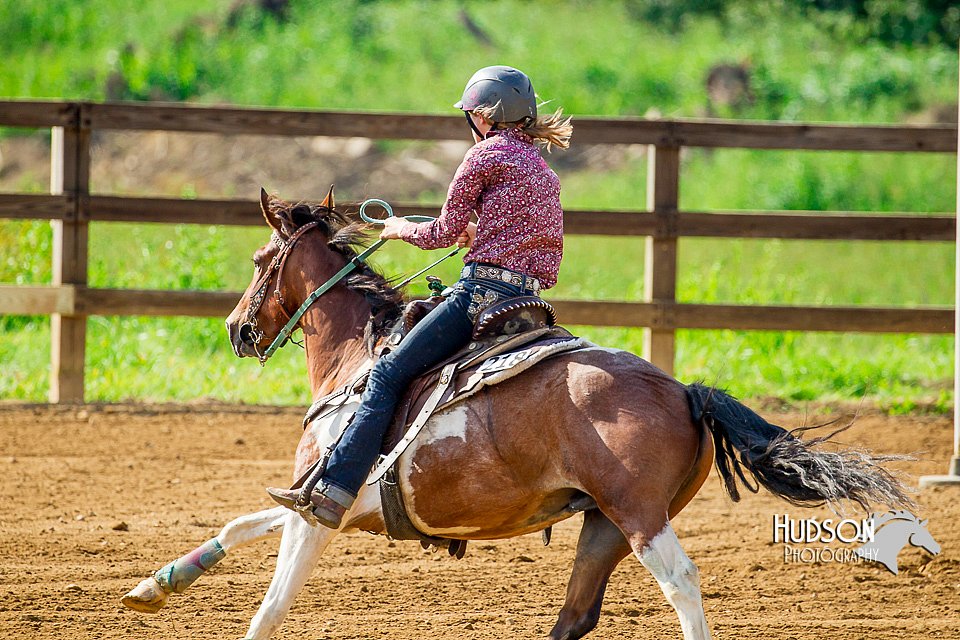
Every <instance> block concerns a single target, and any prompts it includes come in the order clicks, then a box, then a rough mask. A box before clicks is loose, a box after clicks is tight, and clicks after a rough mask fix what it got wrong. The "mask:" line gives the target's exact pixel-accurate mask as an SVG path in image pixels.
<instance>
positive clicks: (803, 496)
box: [686, 383, 916, 510]
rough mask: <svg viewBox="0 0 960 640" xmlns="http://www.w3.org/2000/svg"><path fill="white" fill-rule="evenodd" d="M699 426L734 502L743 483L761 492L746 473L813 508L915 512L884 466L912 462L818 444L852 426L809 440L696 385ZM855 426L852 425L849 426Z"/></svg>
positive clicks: (690, 390)
mask: <svg viewBox="0 0 960 640" xmlns="http://www.w3.org/2000/svg"><path fill="white" fill-rule="evenodd" d="M686 389H687V399H688V401H689V403H690V412H691V415H692V416H693V420H694V422H697V423H699V424H701V425H703V426H704V427H706V428H707V429H708V430H709V431H710V433H711V434H712V435H713V441H714V444H715V445H716V447H715V448H716V463H717V470H718V471H719V472H720V476H721V478H722V479H723V484H724V487H725V488H726V490H727V493H728V494H729V495H730V498H731V499H732V500H733V501H734V502H738V501H739V500H740V491H739V489H738V486H737V478H739V479H740V482H741V483H743V485H744V486H745V487H747V489H749V490H750V491H753V492H754V493H756V491H757V490H758V487H757V486H754V485H751V483H750V482H749V481H748V480H747V478H746V477H745V476H744V473H743V468H742V467H746V469H747V471H749V472H750V474H751V475H752V476H753V477H754V479H755V480H756V481H757V482H758V483H759V484H761V485H763V486H764V487H765V488H766V489H767V490H769V491H770V492H771V493H773V494H774V495H777V496H779V497H781V498H783V499H785V500H787V501H788V502H790V503H792V504H795V505H799V506H804V507H809V506H817V505H820V504H823V503H825V502H826V503H828V504H829V505H830V506H831V508H834V509H839V510H842V509H843V503H844V501H847V500H849V501H852V502H855V503H857V504H859V505H860V506H861V507H862V508H863V509H864V510H869V505H870V504H874V503H882V504H886V505H889V506H891V507H897V506H900V507H907V508H912V507H915V506H916V504H915V503H914V502H913V500H911V499H910V497H909V496H908V495H907V494H908V492H909V491H910V489H908V488H907V487H906V486H905V485H904V484H903V483H902V482H901V481H900V480H899V479H898V478H897V477H896V476H895V475H894V474H893V473H891V472H890V471H888V470H887V469H885V468H884V467H883V466H881V464H880V463H882V462H887V461H891V460H904V459H910V458H909V457H908V456H875V455H872V454H870V453H869V452H867V451H863V450H860V449H847V450H844V451H828V450H824V449H822V448H820V447H818V446H817V445H820V444H822V443H823V442H825V441H827V440H828V439H829V438H830V437H831V436H833V435H835V434H836V433H838V432H839V431H843V430H844V429H846V428H848V427H842V428H840V429H838V430H837V431H834V432H833V433H831V434H829V435H827V436H824V437H820V438H811V439H809V440H801V439H800V438H799V437H797V435H796V434H797V433H798V432H800V431H803V429H797V430H796V431H793V432H791V431H787V430H785V429H783V428H781V427H778V426H777V425H775V424H770V423H769V422H767V421H766V420H764V419H763V418H761V417H760V416H759V415H757V414H756V413H754V412H753V411H751V410H750V409H749V408H747V407H746V406H744V405H743V404H741V403H740V402H738V401H737V400H736V399H735V398H733V397H731V396H729V395H727V394H726V393H724V392H723V391H721V390H719V389H715V388H713V387H708V386H705V385H703V384H700V383H694V384H692V385H689V386H688V387H687V388H686ZM848 426H849V425H848Z"/></svg>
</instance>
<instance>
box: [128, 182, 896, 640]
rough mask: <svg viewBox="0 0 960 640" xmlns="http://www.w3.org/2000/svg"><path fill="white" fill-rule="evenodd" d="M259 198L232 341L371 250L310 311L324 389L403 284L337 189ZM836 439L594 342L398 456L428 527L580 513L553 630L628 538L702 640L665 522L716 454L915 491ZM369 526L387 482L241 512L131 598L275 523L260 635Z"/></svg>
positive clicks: (769, 472) (755, 465)
mask: <svg viewBox="0 0 960 640" xmlns="http://www.w3.org/2000/svg"><path fill="white" fill-rule="evenodd" d="M260 201H261V202H260V204H261V209H262V210H263V215H264V218H265V220H266V222H267V224H268V226H269V227H270V229H271V231H272V233H271V239H270V241H269V242H268V243H267V244H265V245H264V246H263V247H261V248H260V249H258V250H257V251H256V253H255V254H254V264H255V269H254V274H253V277H252V279H251V281H250V285H249V286H248V287H247V289H246V291H245V292H244V294H243V295H242V297H241V299H240V301H239V302H238V304H237V306H236V308H234V310H233V311H232V312H231V314H230V315H229V317H228V318H227V320H226V325H227V331H228V335H229V339H230V344H231V346H232V348H233V351H234V353H235V354H236V355H237V356H239V357H254V358H259V359H260V360H261V363H262V362H263V361H264V360H265V359H266V356H265V355H264V354H265V352H266V351H267V345H269V344H270V343H271V341H272V340H273V339H274V338H275V337H276V336H278V334H280V332H281V329H282V327H283V325H284V324H285V323H287V322H288V321H289V318H290V317H291V313H293V310H296V309H298V308H299V306H300V305H301V304H302V303H303V302H304V300H306V299H307V298H308V296H310V295H311V292H313V291H314V290H315V289H317V287H319V286H320V285H322V284H324V283H325V282H326V281H327V280H328V279H329V278H331V276H332V275H333V274H336V273H338V272H339V270H341V269H342V268H344V266H345V265H347V264H348V263H350V262H351V261H354V264H357V265H358V269H357V270H356V271H354V273H353V274H352V275H349V276H347V277H346V278H344V279H343V280H342V281H341V282H340V283H339V284H337V285H336V286H333V287H332V288H330V289H329V290H328V291H327V292H326V293H324V294H323V295H322V296H320V297H319V298H317V299H316V301H315V303H313V304H312V306H310V307H309V308H308V309H307V311H306V312H305V314H304V315H303V316H302V318H301V319H300V321H299V328H300V329H301V330H302V336H303V346H304V349H305V353H306V360H307V369H308V375H309V379H310V385H311V389H312V393H313V396H314V398H315V399H316V398H320V397H322V396H325V395H326V394H329V393H330V392H331V391H332V390H334V389H339V388H341V387H342V386H343V385H345V384H348V383H350V382H351V381H353V380H355V379H356V378H357V377H358V376H359V375H360V374H362V373H363V372H364V371H366V370H368V369H369V368H370V367H371V366H372V364H373V362H374V359H375V357H376V356H375V355H374V354H375V353H376V349H377V346H378V345H380V344H382V343H383V342H384V341H385V340H386V339H387V336H389V335H390V332H391V330H392V328H393V326H394V325H395V324H397V323H398V321H399V319H400V317H401V309H402V305H401V302H402V298H401V296H400V294H399V293H398V292H397V291H396V290H395V289H394V288H393V287H391V286H390V284H389V282H388V281H387V280H386V279H385V278H384V277H383V276H382V275H380V274H378V273H377V272H376V271H375V270H373V269H372V268H370V267H369V266H367V265H366V264H365V263H361V262H359V261H356V260H355V259H356V258H357V255H358V254H357V248H358V247H359V246H362V243H363V242H364V240H365V238H366V235H365V233H366V231H367V229H366V228H365V227H364V226H363V225H360V224H358V223H352V222H350V220H349V218H348V217H347V216H346V215H345V214H343V213H341V212H340V211H338V210H337V209H336V207H335V203H334V198H333V189H332V188H331V190H330V192H329V193H328V194H327V197H326V198H325V199H324V200H323V201H322V202H321V203H307V202H286V201H284V200H281V199H280V198H278V197H275V196H270V195H268V194H267V193H266V192H265V191H263V190H261V194H260ZM271 289H272V295H271V294H270V293H269V292H270V290H271ZM355 408H356V407H355V406H354V407H352V408H351V407H345V408H344V411H343V412H340V413H335V414H333V415H327V416H326V417H324V418H323V419H322V420H315V421H314V422H313V423H311V424H309V425H308V426H307V427H306V428H305V430H304V432H303V435H302V437H301V439H300V442H299V444H298V447H297V451H296V455H295V461H294V465H293V466H294V468H293V476H292V477H293V478H298V477H301V476H302V474H304V472H305V471H307V470H308V469H309V468H310V467H311V465H312V464H313V463H314V462H315V461H316V460H317V459H318V458H319V457H320V456H321V454H322V452H323V451H324V450H325V449H326V447H327V446H328V445H329V444H330V443H331V442H332V441H333V440H334V438H336V436H337V434H338V433H339V431H340V429H342V428H343V426H344V423H345V422H346V420H347V414H348V413H349V411H350V410H351V409H355ZM823 440H824V438H819V439H809V440H804V439H802V438H801V437H799V436H798V435H796V434H795V433H793V432H788V431H786V430H785V429H783V428H781V427H779V426H776V425H773V424H771V423H768V422H767V421H766V420H764V419H763V418H761V417H760V416H759V415H757V414H756V413H754V412H753V411H752V410H750V409H748V408H747V407H746V406H744V405H743V404H741V403H740V402H739V401H737V400H735V399H734V398H732V397H731V396H729V395H728V394H726V393H724V392H723V391H721V390H719V389H715V388H712V387H709V386H706V385H703V384H700V383H695V384H692V385H685V384H683V383H681V382H679V381H677V380H676V379H674V378H673V377H671V376H669V375H668V374H666V373H664V372H663V371H661V370H660V369H658V368H656V367H655V366H653V365H652V364H650V363H648V362H646V361H645V360H643V359H641V358H639V357H637V356H636V355H634V354H632V353H630V352H627V351H623V350H619V349H612V348H605V347H601V346H596V345H591V346H588V347H586V348H582V349H579V350H575V351H570V352H566V353H563V354H560V355H557V356H555V357H552V358H550V359H546V360H544V361H542V362H541V363H539V364H538V365H537V366H535V367H533V368H531V369H529V370H528V371H526V372H524V373H523V374H522V375H519V376H516V377H513V378H510V379H508V380H505V381H503V382H501V383H500V384H498V385H496V386H493V387H487V388H485V389H484V390H483V391H482V392H480V393H477V394H476V395H474V396H472V397H471V398H469V399H467V400H465V401H464V402H462V403H460V404H458V405H456V406H453V407H450V408H449V409H446V410H444V411H441V412H439V413H437V414H435V415H434V416H433V417H432V418H431V419H430V421H429V422H427V424H426V426H425V427H424V429H423V431H422V432H421V433H420V434H419V436H418V438H417V439H416V440H415V441H414V442H413V444H411V445H410V446H409V448H408V449H407V450H406V451H405V452H404V454H403V455H402V456H401V457H400V459H399V461H398V470H399V472H398V474H397V475H398V482H399V485H400V491H401V493H402V496H403V500H404V503H405V504H406V505H407V508H408V510H409V512H410V513H409V516H410V520H411V521H412V523H413V524H414V525H415V526H416V527H417V528H418V529H419V530H420V531H421V532H423V533H425V534H428V535H431V536H439V537H444V538H450V539H456V540H488V539H499V538H509V537H514V536H519V535H523V534H526V533H531V532H536V531H540V530H543V529H545V528H546V527H548V526H550V525H552V524H554V523H556V522H559V521H561V520H564V519H566V518H569V517H571V516H572V515H574V514H575V513H578V512H581V511H582V512H583V524H582V528H581V531H580V536H579V541H578V543H577V551H576V556H575V560H574V564H573V570H572V574H571V577H570V581H569V583H568V586H567V592H566V599H565V602H564V604H563V607H562V608H561V610H560V612H559V615H558V618H557V621H556V624H555V625H554V627H553V629H552V630H551V632H550V635H549V637H550V638H551V639H552V640H571V639H573V638H580V637H583V636H584V635H586V634H587V633H589V632H590V631H591V630H593V629H594V627H595V626H596V625H597V623H598V620H599V618H600V611H601V604H602V601H603V595H604V591H605V589H606V585H607V581H608V579H609V578H610V575H611V573H612V572H613V570H614V568H615V567H616V566H617V565H618V564H619V563H620V562H621V561H622V560H623V559H625V558H626V557H627V556H628V555H630V554H633V555H634V556H635V557H636V558H637V559H638V560H639V561H640V563H641V564H642V565H643V566H644V567H646V568H647V569H648V570H649V571H650V573H651V574H653V576H654V577H655V578H656V580H657V582H658V583H659V585H660V587H661V589H662V591H663V594H664V596H665V597H666V599H667V600H668V601H669V603H670V604H671V605H672V606H673V608H674V609H675V610H676V613H677V616H678V618H679V622H680V627H681V629H682V632H683V637H684V639H685V640H704V639H706V638H709V637H710V630H709V627H708V625H707V620H706V617H705V615H704V609H703V603H702V599H701V594H700V586H699V585H700V578H699V572H698V569H697V567H696V565H695V564H694V563H693V562H692V561H691V560H690V558H689V557H688V556H687V555H686V553H684V550H683V548H682V546H681V544H680V541H679V539H678V538H677V535H676V534H675V533H674V530H673V528H672V527H671V524H670V521H671V519H673V518H674V517H675V516H676V515H677V514H678V513H680V511H681V510H682V509H683V508H684V507H685V506H686V505H687V504H688V503H689V502H690V500H691V499H692V498H693V497H694V495H695V494H696V493H697V491H698V490H699V489H700V487H701V485H702V484H703V483H704V481H705V479H706V477H707V475H708V474H709V471H710V468H711V467H712V466H713V465H714V464H715V465H716V467H717V469H718V472H719V475H720V477H721V479H722V482H723V484H724V487H725V489H726V491H727V493H728V494H729V496H730V497H731V498H732V499H733V500H734V501H738V500H739V499H740V489H741V487H742V486H745V487H747V488H748V489H749V490H751V491H754V492H755V491H757V490H758V486H757V485H756V484H751V482H750V481H748V478H747V475H750V476H752V477H753V478H754V479H755V481H756V483H757V484H758V485H761V486H763V487H765V488H766V489H768V490H769V491H771V492H772V493H774V494H775V495H777V496H780V497H781V498H784V499H786V500H787V501H789V502H791V503H793V504H796V505H801V506H815V505H820V504H823V503H829V504H831V505H835V506H838V507H842V506H843V505H846V504H849V503H850V502H851V501H852V502H853V503H856V504H859V505H861V506H862V507H863V508H864V509H866V505H868V504H871V503H885V504H888V505H908V504H912V502H911V501H910V499H909V497H908V496H907V495H906V492H907V491H908V489H907V488H906V487H905V486H904V485H902V484H901V483H900V481H899V480H898V479H897V478H896V476H894V475H892V474H891V473H890V472H888V471H887V470H886V469H884V467H883V466H882V464H881V463H882V462H884V461H886V460H888V459H889V458H885V457H876V456H871V455H870V454H868V453H867V452H863V451H859V450H845V451H834V450H829V449H826V448H822V447H818V446H817V445H819V444H820V443H821V442H822V441H823ZM585 503H588V504H589V507H584V506H583V505H584V504H585ZM358 530H359V531H367V532H372V533H377V534H384V533H385V532H386V529H385V523H384V517H383V513H382V511H381V504H380V496H379V492H378V491H377V487H376V486H365V487H364V488H363V489H362V490H361V492H360V494H359V496H358V497H357V500H356V502H355V504H354V506H353V507H352V509H351V510H349V511H348V513H347V514H346V516H345V517H344V521H343V524H342V525H341V528H340V529H339V530H332V529H327V528H324V527H315V528H313V527H311V526H309V525H308V524H307V523H306V522H305V520H304V519H303V518H301V517H300V516H299V515H298V514H296V513H294V512H293V511H289V510H287V509H284V508H283V507H276V508H273V509H268V510H265V511H261V512H258V513H254V514H248V515H246V516H243V517H240V518H237V519H236V520H233V521H232V522H230V523H228V524H227V525H226V526H225V527H224V528H223V530H222V531H221V532H220V534H218V535H217V536H216V537H215V538H213V539H211V540H210V541H208V542H206V543H204V544H203V545H201V546H200V547H198V548H197V549H195V550H193V551H192V552H190V553H188V554H186V555H184V556H183V557H181V558H179V559H177V560H174V561H173V562H171V563H169V564H168V565H167V566H165V567H164V568H163V569H161V570H159V571H157V572H156V573H155V574H154V575H153V576H151V577H149V578H147V579H145V580H143V581H142V582H141V583H140V584H139V585H137V587H136V588H135V589H133V590H132V591H131V592H129V593H128V594H127V595H126V596H124V598H123V600H122V601H123V603H124V604H125V605H126V606H128V607H131V608H134V609H136V610H139V611H148V612H152V611H157V610H159V609H160V608H161V607H162V606H164V605H165V604H166V602H167V599H168V597H169V595H170V594H171V593H182V592H183V591H185V590H186V589H187V587H189V586H190V584H192V582H193V581H194V580H196V579H197V578H198V577H199V576H200V575H201V574H202V573H203V572H204V571H205V570H206V569H208V568H209V567H210V566H213V564H215V563H216V562H219V561H220V559H222V558H223V557H224V556H225V555H226V554H227V553H228V552H229V551H231V550H232V549H234V548H236V547H238V546H240V545H244V544H249V543H251V542H254V541H256V540H261V539H263V538H266V537H271V536H276V535H280V536H281V540H280V548H279V553H278V556H277V565H276V570H275V573H274V576H273V578H272V581H271V583H270V586H269V588H268V590H267V593H266V595H265V597H264V600H263V602H262V604H261V605H260V608H259V610H258V611H257V613H256V615H255V616H254V618H253V619H252V620H251V623H250V627H249V631H248V633H247V638H257V639H262V638H267V637H269V636H270V635H271V634H272V633H273V632H274V631H275V630H276V629H277V628H278V627H279V625H280V624H281V622H282V620H283V618H284V616H285V615H286V613H287V612H288V610H289V608H290V606H291V604H292V602H293V600H294V598H295V596H296V595H297V593H298V592H299V591H300V590H301V588H302V587H303V585H304V584H305V583H306V580H307V578H308V576H309V574H310V572H311V570H312V568H313V567H314V565H315V564H316V563H317V562H318V560H319V558H320V556H321V554H322V552H323V551H324V549H325V547H326V546H327V545H328V543H329V542H330V541H331V540H332V539H333V538H334V537H335V536H337V535H339V534H340V533H344V532H349V531H358Z"/></svg>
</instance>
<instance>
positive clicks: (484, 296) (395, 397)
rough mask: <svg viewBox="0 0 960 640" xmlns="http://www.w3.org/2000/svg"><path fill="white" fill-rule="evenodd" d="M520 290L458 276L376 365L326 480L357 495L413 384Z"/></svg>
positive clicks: (459, 346)
mask: <svg viewBox="0 0 960 640" xmlns="http://www.w3.org/2000/svg"><path fill="white" fill-rule="evenodd" d="M519 295H524V293H523V291H522V290H521V289H520V288H519V287H515V286H513V285H511V284H507V283H505V282H497V281H494V280H481V279H463V280H460V281H459V282H457V284H456V285H455V286H454V290H453V292H452V293H451V294H450V295H449V296H448V297H447V298H446V300H444V301H443V302H441V303H440V304H439V305H438V306H437V308H436V309H434V310H433V311H431V312H430V313H428V314H427V315H426V317H425V318H424V319H423V320H421V321H420V322H419V323H418V324H417V325H416V326H415V327H414V328H413V329H412V330H411V331H410V333H408V334H407V335H406V337H404V339H403V341H402V342H401V343H400V344H399V345H398V346H397V348H396V349H394V350H393V351H391V352H390V353H388V354H387V355H385V356H383V357H382V358H380V359H379V360H377V362H376V364H374V365H373V369H372V370H371V371H370V379H369V380H368V381H367V388H366V390H365V391H364V392H363V396H362V397H361V399H360V407H359V408H358V409H357V413H356V415H355V416H354V418H353V422H351V423H350V425H349V426H348V427H347V429H346V431H345V432H344V434H343V438H342V439H341V440H340V443H339V444H338V445H337V448H336V450H335V451H334V452H333V455H331V456H330V461H329V463H328V464H327V471H326V473H324V476H323V482H325V483H328V484H332V485H335V486H337V487H339V488H340V489H343V490H344V491H346V492H347V493H349V494H350V495H352V496H356V495H357V493H358V492H359V491H360V487H361V486H363V482H364V481H365V480H366V479H367V476H368V475H369V474H370V470H371V468H372V467H373V465H374V464H375V463H376V461H377V457H378V455H379V453H380V446H381V444H382V443H383V436H384V434H385V433H386V431H387V428H388V427H389V426H390V422H391V421H392V419H393V412H394V409H395V408H396V406H397V403H398V402H399V401H400V398H401V397H402V396H403V393H404V391H405V390H406V388H407V386H409V384H410V383H411V382H413V380H414V379H415V378H417V377H418V376H420V375H421V374H423V373H425V372H426V371H427V370H428V369H430V368H431V367H432V366H433V365H435V364H437V363H439V362H441V361H443V360H444V359H446V358H448V357H449V356H452V355H453V354H454V353H456V352H457V351H458V350H460V349H461V348H463V347H464V346H466V345H467V344H468V343H469V342H470V337H471V335H472V334H473V322H474V320H475V319H476V315H477V312H478V311H479V310H482V308H483V307H486V306H489V305H490V304H492V303H493V302H496V301H499V300H503V299H505V298H512V297H514V296H519Z"/></svg>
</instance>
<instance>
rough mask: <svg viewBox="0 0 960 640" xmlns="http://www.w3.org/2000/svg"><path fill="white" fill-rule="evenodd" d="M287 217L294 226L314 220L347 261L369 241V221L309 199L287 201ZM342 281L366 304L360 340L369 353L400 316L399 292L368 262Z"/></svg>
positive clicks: (328, 243)
mask: <svg viewBox="0 0 960 640" xmlns="http://www.w3.org/2000/svg"><path fill="white" fill-rule="evenodd" d="M287 211H288V213H289V214H290V218H291V219H292V220H293V222H294V223H295V224H296V225H297V226H298V227H300V226H303V225H305V224H307V223H308V222H316V223H318V227H319V228H320V230H321V231H322V232H323V234H324V235H325V236H326V237H327V238H329V240H328V242H327V246H328V247H330V249H332V250H333V251H335V252H337V253H339V254H340V255H342V256H343V257H344V258H346V260H347V261H348V262H349V261H350V260H352V259H353V258H355V257H356V256H357V254H358V252H359V251H360V250H363V249H364V248H366V246H367V244H368V243H369V241H370V231H371V227H370V225H367V224H364V223H362V222H356V221H353V220H351V219H350V218H349V217H348V216H347V215H346V214H344V213H342V212H340V211H337V210H336V209H335V208H330V207H327V206H324V205H321V204H317V203H313V202H296V203H291V204H289V205H287ZM343 283H344V285H346V287H347V288H348V289H350V290H352V291H356V292H357V293H359V294H360V295H362V296H363V297H364V298H365V299H366V301H367V304H369V305H370V320H369V321H368V322H367V326H366V327H365V328H364V343H365V344H366V346H367V350H368V351H369V352H370V353H373V348H374V347H375V346H376V344H377V342H378V341H379V340H380V339H381V338H383V337H385V336H387V335H389V334H390V332H391V330H392V328H393V327H394V325H396V324H397V322H398V321H399V320H400V316H401V312H402V306H403V295H402V294H401V293H400V291H399V290H397V289H395V288H393V287H392V286H391V285H390V281H389V280H388V279H387V278H385V277H384V276H383V275H381V274H380V273H378V272H377V271H376V270H374V269H373V267H371V266H370V265H368V264H367V263H365V262H363V263H361V264H360V267H359V268H358V269H357V270H356V271H354V272H353V273H351V274H350V275H348V276H347V277H346V278H344V280H343Z"/></svg>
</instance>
